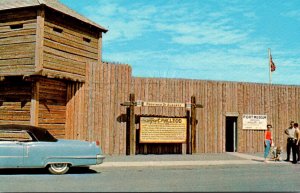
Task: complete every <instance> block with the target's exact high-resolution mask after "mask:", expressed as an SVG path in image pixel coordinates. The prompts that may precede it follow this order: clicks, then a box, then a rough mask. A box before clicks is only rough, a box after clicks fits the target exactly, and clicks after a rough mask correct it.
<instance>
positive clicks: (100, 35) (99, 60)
mask: <svg viewBox="0 0 300 193" xmlns="http://www.w3.org/2000/svg"><path fill="white" fill-rule="evenodd" d="M101 61H102V32H100V33H99V39H98V62H101Z"/></svg>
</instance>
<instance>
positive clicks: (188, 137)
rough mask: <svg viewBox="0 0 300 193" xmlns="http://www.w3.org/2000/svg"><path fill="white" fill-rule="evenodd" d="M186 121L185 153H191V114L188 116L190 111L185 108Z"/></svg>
mask: <svg viewBox="0 0 300 193" xmlns="http://www.w3.org/2000/svg"><path fill="white" fill-rule="evenodd" d="M186 121H187V128H186V154H192V151H191V132H190V129H191V126H190V123H191V116H190V111H189V110H186Z"/></svg>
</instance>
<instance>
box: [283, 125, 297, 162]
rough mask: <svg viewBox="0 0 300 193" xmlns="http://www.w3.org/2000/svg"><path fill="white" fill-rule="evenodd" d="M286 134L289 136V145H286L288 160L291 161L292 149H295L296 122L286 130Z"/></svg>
mask: <svg viewBox="0 0 300 193" xmlns="http://www.w3.org/2000/svg"><path fill="white" fill-rule="evenodd" d="M284 133H285V134H286V135H287V136H288V138H287V144H286V160H285V161H290V154H291V149H292V147H293V143H294V140H295V128H294V121H291V123H290V127H289V128H287V129H286V130H284Z"/></svg>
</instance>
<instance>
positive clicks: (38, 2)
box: [0, 0, 108, 32]
mask: <svg viewBox="0 0 300 193" xmlns="http://www.w3.org/2000/svg"><path fill="white" fill-rule="evenodd" d="M43 5H44V6H46V7H49V8H51V9H54V10H56V11H59V12H61V13H63V14H66V15H69V16H71V17H73V18H76V19H78V20H80V21H83V22H85V23H87V24H90V25H92V26H94V27H96V28H98V29H100V30H101V31H103V32H107V31H108V30H107V29H105V28H104V27H102V26H100V25H99V24H97V23H95V22H93V21H91V20H89V19H87V18H86V17H84V16H82V15H80V14H79V13H77V12H75V11H74V10H72V9H71V8H69V7H67V6H65V5H64V4H62V3H60V2H59V1H58V0H0V11H1V10H9V9H16V8H25V7H35V6H43Z"/></svg>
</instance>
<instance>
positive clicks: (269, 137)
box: [264, 124, 272, 162]
mask: <svg viewBox="0 0 300 193" xmlns="http://www.w3.org/2000/svg"><path fill="white" fill-rule="evenodd" d="M271 129H272V125H270V124H268V125H267V131H265V139H264V146H265V152H264V158H265V162H268V161H267V157H268V155H269V152H270V148H271V145H272V132H271Z"/></svg>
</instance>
